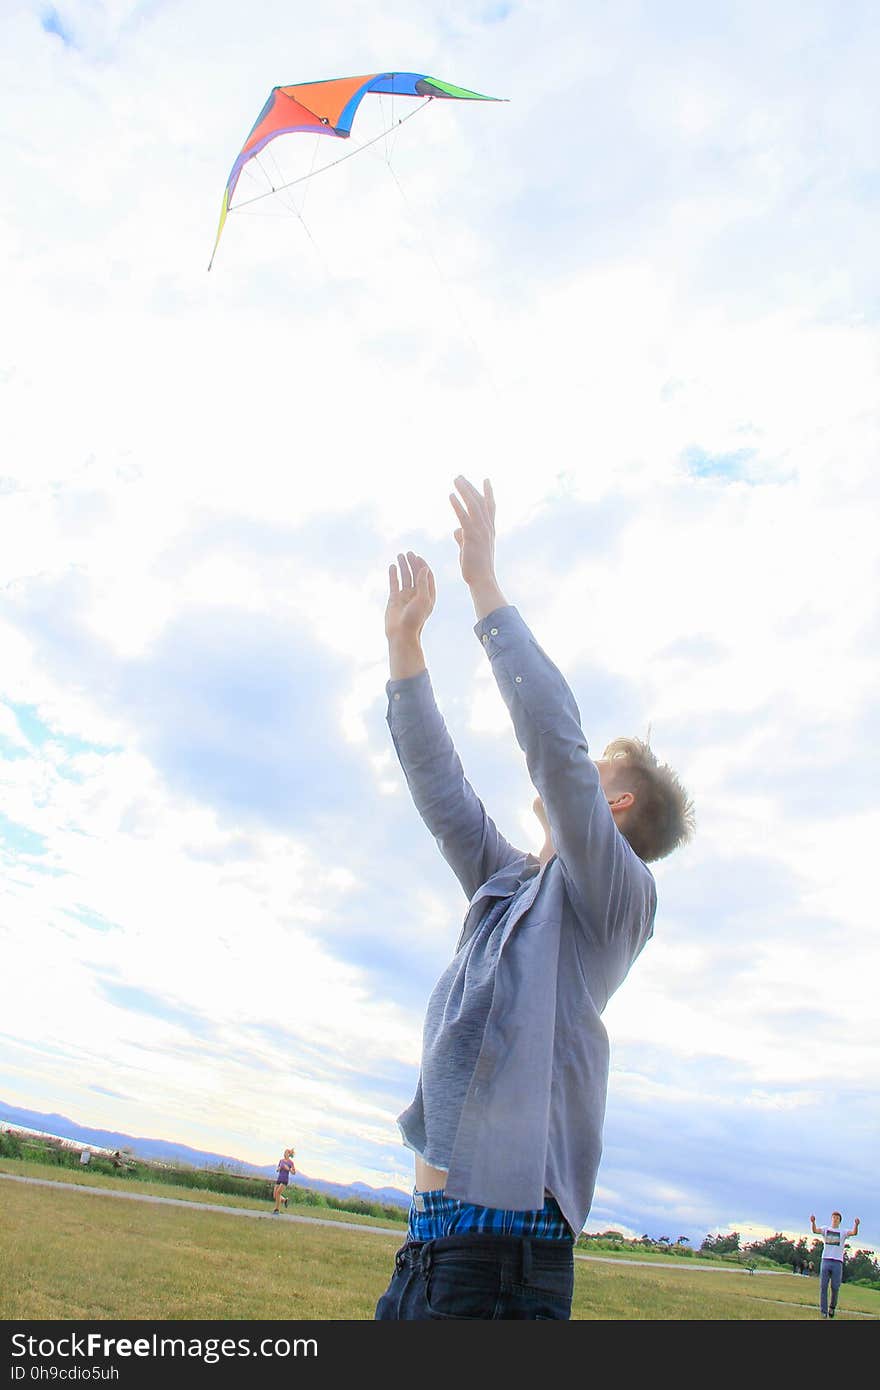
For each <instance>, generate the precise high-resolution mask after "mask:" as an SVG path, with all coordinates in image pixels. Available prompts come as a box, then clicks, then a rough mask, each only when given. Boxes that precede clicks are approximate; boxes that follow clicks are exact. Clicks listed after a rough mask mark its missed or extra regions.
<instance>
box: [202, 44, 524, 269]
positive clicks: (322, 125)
mask: <svg viewBox="0 0 880 1390" xmlns="http://www.w3.org/2000/svg"><path fill="white" fill-rule="evenodd" d="M367 92H375V93H376V94H377V95H383V94H384V95H386V96H395V97H425V98H428V99H431V98H434V97H443V98H447V99H448V98H452V99H454V100H458V101H501V100H505V98H502V97H487V96H483V95H482V94H481V93H480V92H469V91H467V90H466V89H465V88H464V87H453V86H452V84H451V83H449V82H441V81H440V80H439V79H438V78H436V77H426V76H425V74H424V73H419V72H378V73H372V74H370V75H369V76H367V77H337V78H333V79H331V80H329V81H326V82H305V83H303V84H302V85H298V86H295V87H273V88H272V91H271V92H270V93H269V100H268V101H267V102H266V105H265V106H264V107H263V109H262V111H261V112H260V114H259V116H258V117H257V121H256V124H255V126H254V128H253V130H252V131H251V133H250V135H249V136H248V138H247V140H246V141H245V143H244V147H243V149H242V151H241V154H240V155H239V156H238V158H237V159H236V161H235V163H234V164H233V166H232V173H231V174H230V175H229V181H228V182H227V184H226V192H225V193H224V194H223V206H222V208H221V209H220V225H219V227H218V228H217V237H216V240H215V242H214V250H213V251H212V253H211V262H210V264H209V266H208V269H209V270H210V269H211V266H212V265H213V264H214V256H215V255H216V254H217V247H218V245H219V242H220V234H221V232H222V231H223V224H224V223H225V221H226V216H227V213H228V212H229V211H230V205H231V202H232V195H233V193H234V192H235V186H236V184H237V183H238V180H239V175H240V174H241V171H242V169H243V168H244V166H245V164H247V162H248V160H249V159H253V158H254V156H255V155H257V154H259V152H260V150H262V149H263V148H264V147H265V146H266V145H267V144H268V143H269V141H270V140H274V139H275V137H276V135H290V134H293V133H294V132H297V131H304V132H311V133H312V134H315V135H335V136H337V137H338V138H339V139H342V140H346V139H348V136H349V135H350V134H351V125H352V121H353V120H354V116H355V112H356V111H357V109H358V106H359V105H360V102H361V98H362V97H364V96H365V95H366V93H367ZM417 109H419V110H420V109H421V108H417ZM411 114H415V113H414V112H412V113H411ZM404 119H409V118H408V117H405V118H404ZM379 138H381V137H379ZM352 153H356V151H352ZM337 162H338V161H337ZM325 167H329V166H325ZM315 172H320V171H319V170H316V171H315Z"/></svg>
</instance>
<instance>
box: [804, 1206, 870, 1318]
mask: <svg viewBox="0 0 880 1390" xmlns="http://www.w3.org/2000/svg"><path fill="white" fill-rule="evenodd" d="M842 1220H843V1217H842V1216H841V1214H840V1212H839V1211H833V1212H832V1213H831V1225H830V1226H817V1225H816V1218H815V1216H814V1215H812V1214H811V1215H810V1230H811V1231H812V1232H813V1235H814V1236H821V1237H822V1264H821V1266H820V1268H819V1311H820V1313H821V1315H822V1317H823V1318H833V1317H834V1313H835V1311H836V1309H837V1295H838V1293H839V1292H840V1285H841V1282H842V1280H843V1257H844V1250H845V1248H846V1242H847V1241H848V1240H849V1238H850V1236H857V1235H858V1233H859V1224H860V1223H859V1218H858V1217H856V1218H855V1220H854V1222H853V1228H852V1230H851V1231H842V1230H841V1229H840V1223H841V1221H842ZM829 1285H830V1286H831V1301H830V1303H829V1300H828V1287H829Z"/></svg>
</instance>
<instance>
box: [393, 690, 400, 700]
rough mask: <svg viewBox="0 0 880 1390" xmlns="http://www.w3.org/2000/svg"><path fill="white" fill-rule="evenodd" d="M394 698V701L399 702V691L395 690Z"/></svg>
mask: <svg viewBox="0 0 880 1390" xmlns="http://www.w3.org/2000/svg"><path fill="white" fill-rule="evenodd" d="M394 698H395V700H399V699H400V691H399V690H395V692H394Z"/></svg>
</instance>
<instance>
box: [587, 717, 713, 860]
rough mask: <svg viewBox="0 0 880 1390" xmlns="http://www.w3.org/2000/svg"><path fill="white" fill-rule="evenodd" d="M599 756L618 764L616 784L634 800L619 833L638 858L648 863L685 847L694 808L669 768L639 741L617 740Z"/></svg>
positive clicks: (693, 825) (690, 829)
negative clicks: (681, 846)
mask: <svg viewBox="0 0 880 1390" xmlns="http://www.w3.org/2000/svg"><path fill="white" fill-rule="evenodd" d="M602 756H603V758H607V759H608V761H609V762H612V763H613V762H619V763H620V768H621V772H624V771H625V774H626V775H625V777H621V776H620V774H616V776H615V782H619V784H620V787H621V790H624V789H625V790H627V791H631V792H632V793H633V795H634V797H635V805H634V806H633V807H632V808H631V809H630V810H629V811H628V812H627V814H626V816H625V818H624V819H623V821H622V823H621V826H620V832H621V834H622V835H623V836H624V838H625V839H626V840H628V841H629V843H630V845H631V846H632V848H633V849H634V850H635V852H636V854H637V855H638V856H639V858H640V859H642V860H644V861H645V863H646V864H650V863H651V862H652V861H653V860H655V859H665V858H666V855H667V854H671V853H672V851H673V850H674V849H677V848H678V847H679V845H684V844H687V842H688V841H689V840H690V839H691V838H692V837H693V834H694V828H695V822H694V807H693V802H692V801H691V799H690V797H689V796H688V794H687V792H686V791H685V789H684V787H683V786H682V785H681V782H680V781H679V779H678V777H677V776H676V774H675V773H674V772H673V770H672V768H671V767H669V766H668V765H667V764H666V763H661V762H659V761H658V760H657V757H656V755H655V754H654V752H653V751H652V749H651V748H650V747H649V746H648V744H647V743H644V742H642V740H641V739H639V738H616V739H614V741H613V743H609V745H608V747H607V748H606V749H605V752H604V753H603V754H602ZM624 782H625V783H626V786H625V788H624Z"/></svg>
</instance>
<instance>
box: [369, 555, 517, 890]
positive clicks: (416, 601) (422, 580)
mask: <svg viewBox="0 0 880 1390" xmlns="http://www.w3.org/2000/svg"><path fill="white" fill-rule="evenodd" d="M398 568H399V571H400V574H399V577H398ZM388 579H389V596H388V605H387V608H386V610H385V634H386V637H387V639H388V656H389V666H390V671H391V679H390V680H389V682H388V686H387V692H388V716H387V718H388V726H389V728H390V730H391V737H392V739H393V741H394V747H395V750H396V752H397V756H398V758H399V760H400V765H401V767H402V768H403V772H404V775H405V777H406V780H407V785H408V787H409V790H410V794H411V795H412V798H413V801H414V803H415V806H416V809H417V811H418V812H419V815H420V816H421V818H422V820H423V821H424V822H425V825H426V826H427V827H428V829H429V830H430V832H431V834H432V835H433V836H434V838H435V840H436V841H437V845H438V847H439V849H440V851H441V853H442V854H443V856H444V858H445V859H446V861H447V863H448V864H449V865H450V867H451V869H452V870H453V872H454V873H455V875H456V877H457V879H458V881H459V883H460V884H461V886H462V888H463V889H464V891H465V893H466V894H467V896H468V898H471V897H473V895H474V893H475V892H476V891H477V889H478V888H480V887H481V885H482V884H483V883H485V881H486V880H487V879H488V878H490V877H491V876H492V874H494V873H495V872H496V871H497V870H498V869H501V868H504V866H505V865H507V864H510V863H512V862H513V861H514V860H517V859H521V858H523V853H522V851H521V850H518V849H515V848H514V847H513V845H511V844H510V843H509V842H508V841H507V840H506V839H505V838H504V836H503V835H502V834H501V833H500V832H499V830H498V828H497V827H496V825H495V823H494V821H493V820H492V819H491V818H490V817H489V815H488V814H487V813H486V809H485V807H484V806H483V803H482V801H480V799H479V797H478V796H477V795H476V793H475V791H474V790H473V788H472V786H471V785H470V783H469V782H468V781H467V779H466V777H465V775H464V771H463V769H462V765H461V762H460V760H459V757H458V754H457V753H456V751H455V748H454V746H453V743H452V739H451V738H450V737H449V732H448V730H447V728H446V725H445V723H444V721H443V716H442V715H441V714H440V711H439V709H438V708H437V703H436V701H435V699H434V693H433V690H432V688H431V681H430V677H429V676H428V668H427V664H426V662H425V658H424V654H423V651H422V645H421V634H422V629H423V628H424V625H425V623H426V622H427V620H428V618H429V617H430V615H431V612H432V611H433V608H434V603H435V601H436V585H435V580H434V575H433V574H432V572H431V569H430V567H429V566H428V564H427V562H426V561H425V560H424V559H423V558H422V556H420V555H416V554H415V553H414V552H413V551H411V550H410V551H407V553H406V554H403V553H401V554H399V555H398V557H397V566H395V565H390V566H389V571H388Z"/></svg>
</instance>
